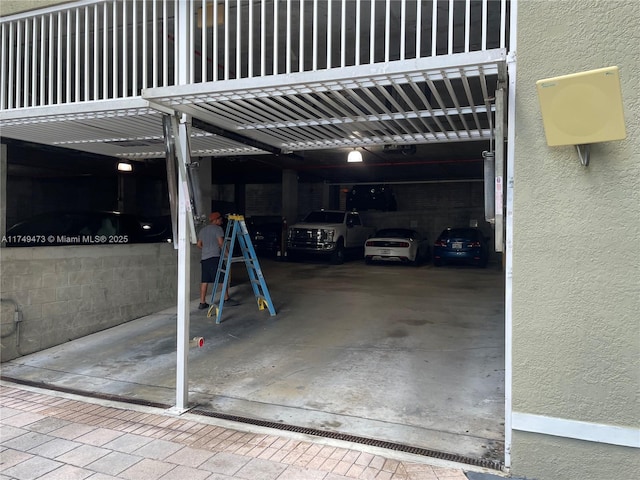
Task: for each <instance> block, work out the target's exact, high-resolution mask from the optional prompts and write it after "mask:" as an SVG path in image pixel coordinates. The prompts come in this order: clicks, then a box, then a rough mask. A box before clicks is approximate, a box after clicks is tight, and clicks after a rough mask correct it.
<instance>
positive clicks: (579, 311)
mask: <svg viewBox="0 0 640 480" xmlns="http://www.w3.org/2000/svg"><path fill="white" fill-rule="evenodd" d="M518 5H519V19H518V48H517V50H518V51H517V94H516V95H517V102H516V115H517V123H516V132H517V134H516V135H517V139H516V152H515V170H514V173H515V183H514V216H513V219H514V230H513V232H514V247H513V410H514V411H516V412H523V413H530V414H537V415H546V416H550V417H559V418H564V419H571V420H580V421H587V422H594V423H599V424H605V425H616V426H624V427H632V428H638V427H639V425H640V403H639V402H638V391H639V390H640V381H639V380H640V375H639V372H640V363H639V355H638V353H639V352H640V324H639V321H638V318H639V314H638V312H640V261H639V260H638V259H639V258H640V257H639V256H638V254H637V252H636V251H635V250H636V248H635V246H636V245H638V241H639V240H640V214H639V207H640V138H639V132H640V125H639V118H640V115H639V113H640V104H639V98H640V96H639V95H638V78H640V62H638V58H640V28H639V27H638V25H639V24H640V2H637V1H636V0H628V1H626V0H625V1H611V2H607V1H596V0H582V1H578V0H562V1H520V2H519V3H518ZM615 65H617V66H619V67H620V76H621V82H622V92H623V102H624V110H625V119H626V128H627V139H626V140H623V141H616V142H607V143H600V144H595V145H593V147H592V153H591V164H590V165H589V166H588V167H584V166H582V165H581V164H580V161H579V159H578V156H577V153H576V150H575V148H574V147H569V146H567V147H548V146H547V144H546V140H545V136H544V130H543V126H542V118H541V114H540V108H539V105H538V99H537V94H536V91H535V82H536V81H537V80H539V79H543V78H548V77H553V76H558V75H565V74H570V73H575V72H581V71H587V70H592V69H596V68H602V67H607V66H615ZM512 453H513V456H512V467H513V472H514V473H515V474H517V475H526V476H531V477H532V478H536V479H540V480H542V479H560V478H562V479H565V480H566V479H573V478H575V479H578V478H579V479H581V480H589V479H593V480H596V479H602V478H616V479H618V480H622V479H631V478H637V471H638V470H637V469H638V468H640V466H639V460H638V458H640V455H638V452H637V450H633V449H630V448H624V447H615V446H611V445H602V444H597V443H592V442H585V441H576V440H568V439H563V438H560V437H548V436H544V435H534V434H526V433H520V432H517V431H516V432H514V437H513V452H512ZM634 468H635V470H634ZM560 471H562V472H563V473H559V472H560ZM607 472H608V473H607Z"/></svg>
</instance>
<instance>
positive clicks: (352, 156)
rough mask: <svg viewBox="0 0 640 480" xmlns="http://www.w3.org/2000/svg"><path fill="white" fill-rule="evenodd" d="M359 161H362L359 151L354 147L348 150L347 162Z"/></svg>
mask: <svg viewBox="0 0 640 480" xmlns="http://www.w3.org/2000/svg"><path fill="white" fill-rule="evenodd" d="M361 161H362V153H360V152H359V151H358V150H356V149H355V148H354V149H353V151H351V152H349V156H348V157H347V162H348V163H356V162H361Z"/></svg>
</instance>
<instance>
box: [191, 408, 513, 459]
mask: <svg viewBox="0 0 640 480" xmlns="http://www.w3.org/2000/svg"><path fill="white" fill-rule="evenodd" d="M190 413H193V414H196V415H204V416H207V417H214V418H219V419H221V420H230V421H233V422H240V423H248V424H251V425H258V426H260V427H269V428H274V429H277V430H286V431H288V432H295V433H304V434H307V435H313V436H316V437H324V438H332V439H335V440H343V441H345V442H352V443H359V444H362V445H369V446H372V447H380V448H386V449H387V450H395V451H398V452H405V453H413V454H415V455H422V456H425V457H431V458H437V459H440V460H447V461H450V462H456V463H464V464H467V465H475V466H477V467H484V468H490V469H492V470H498V471H502V470H503V467H504V465H503V463H502V462H497V461H495V460H488V459H484V458H471V457H465V456H463V455H456V454H452V453H445V452H439V451H437V450H429V449H427V448H421V447H413V446H411V445H403V444H401V443H395V442H387V441H384V440H375V439H372V438H367V437H360V436H357V435H349V434H346V433H338V432H331V431H325V430H317V429H315V428H306V427H298V426H296V425H288V424H286V423H277V422H269V421H265V420H257V419H255V418H246V417H238V416H235V415H227V414H225V413H218V412H211V411H209V410H201V409H193V410H190Z"/></svg>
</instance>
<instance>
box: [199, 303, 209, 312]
mask: <svg viewBox="0 0 640 480" xmlns="http://www.w3.org/2000/svg"><path fill="white" fill-rule="evenodd" d="M205 308H209V304H208V303H201V304H200V305H198V310H204V309H205Z"/></svg>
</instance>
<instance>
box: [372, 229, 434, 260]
mask: <svg viewBox="0 0 640 480" xmlns="http://www.w3.org/2000/svg"><path fill="white" fill-rule="evenodd" d="M428 259H429V243H428V242H427V239H426V238H424V237H423V236H422V235H421V234H420V233H418V232H417V231H415V230H411V229H409V228H383V229H382V230H378V231H377V232H376V233H375V235H374V236H373V237H371V238H369V240H367V241H366V243H365V244H364V260H365V262H366V263H371V262H375V261H381V262H402V263H410V264H413V265H419V264H420V263H422V262H425V261H427V260H428Z"/></svg>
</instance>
